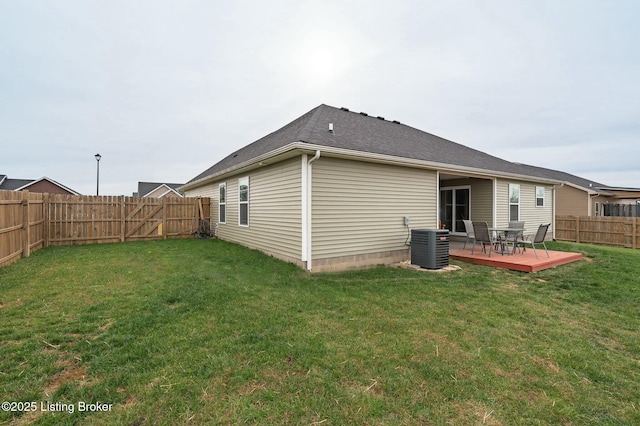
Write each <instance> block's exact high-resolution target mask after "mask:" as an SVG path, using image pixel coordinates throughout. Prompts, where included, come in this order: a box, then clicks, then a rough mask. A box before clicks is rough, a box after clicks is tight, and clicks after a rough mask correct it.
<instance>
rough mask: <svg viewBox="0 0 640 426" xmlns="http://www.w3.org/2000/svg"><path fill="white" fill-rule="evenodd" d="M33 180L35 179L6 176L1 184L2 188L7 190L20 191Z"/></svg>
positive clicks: (0, 187)
mask: <svg viewBox="0 0 640 426" xmlns="http://www.w3.org/2000/svg"><path fill="white" fill-rule="evenodd" d="M33 182H34V180H33V179H9V178H7V177H6V176H5V179H4V180H3V181H2V184H0V189H4V190H5V191H19V190H20V188H22V187H23V186H25V185H28V184H30V183H33Z"/></svg>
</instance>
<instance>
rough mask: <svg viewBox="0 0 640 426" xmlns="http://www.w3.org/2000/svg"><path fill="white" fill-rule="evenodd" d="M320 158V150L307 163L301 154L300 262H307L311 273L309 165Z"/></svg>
mask: <svg viewBox="0 0 640 426" xmlns="http://www.w3.org/2000/svg"><path fill="white" fill-rule="evenodd" d="M318 158H320V150H319V149H318V150H316V154H315V155H314V156H313V157H312V158H311V159H310V160H308V161H307V154H302V261H303V262H304V261H305V260H306V262H307V271H311V266H312V265H311V263H312V252H311V245H312V244H311V242H312V228H311V217H312V213H313V211H312V209H311V200H312V197H311V191H312V182H313V168H312V166H311V163H313V162H314V161H316V160H317V159H318Z"/></svg>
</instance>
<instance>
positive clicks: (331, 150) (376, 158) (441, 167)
mask: <svg viewBox="0 0 640 426" xmlns="http://www.w3.org/2000/svg"><path fill="white" fill-rule="evenodd" d="M296 150H298V151H300V152H309V153H313V152H315V151H318V150H319V151H320V152H321V153H323V154H324V155H326V154H330V155H332V156H337V157H343V158H350V159H358V160H363V161H372V162H377V163H385V164H393V165H399V166H410V167H419V168H427V169H434V170H438V171H441V172H445V173H457V174H460V173H464V174H466V175H472V176H477V177H484V178H495V177H501V178H508V179H518V180H526V181H535V182H540V183H546V184H549V185H560V184H562V183H563V182H562V181H560V180H556V179H549V178H541V177H536V176H530V175H524V174H516V173H507V172H499V171H495V170H487V169H479V168H475V167H468V166H458V165H453V164H446V163H439V162H434V161H426V160H419V159H412V158H406V157H398V156H393V155H388V154H378V153H371V152H364V151H356V150H350V149H345V148H337V147H331V146H325V145H316V144H311V143H306V142H301V141H298V142H292V143H290V144H288V145H285V146H283V147H281V148H278V149H276V150H273V151H270V152H267V153H265V154H262V155H260V156H258V157H255V158H253V159H251V160H248V161H245V162H242V163H239V164H237V165H235V166H232V167H229V168H227V169H224V170H221V171H219V172H217V173H214V174H211V175H209V176H206V177H204V178H201V179H199V180H197V181H194V182H190V183H188V184H186V185H184V186H182V187H180V190H181V191H183V192H184V191H188V190H192V189H196V188H199V187H201V186H204V185H206V184H208V183H211V182H214V181H216V180H219V179H221V178H223V177H225V176H226V175H229V174H236V173H239V172H240V171H242V170H243V169H249V168H252V167H256V166H259V165H260V163H261V162H264V161H266V160H268V159H269V158H272V157H275V156H278V155H282V154H284V153H287V152H289V151H296Z"/></svg>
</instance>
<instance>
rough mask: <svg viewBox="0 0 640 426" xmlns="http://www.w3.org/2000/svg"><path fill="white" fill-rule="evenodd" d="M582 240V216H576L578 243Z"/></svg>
mask: <svg viewBox="0 0 640 426" xmlns="http://www.w3.org/2000/svg"><path fill="white" fill-rule="evenodd" d="M579 242H580V216H576V243H579Z"/></svg>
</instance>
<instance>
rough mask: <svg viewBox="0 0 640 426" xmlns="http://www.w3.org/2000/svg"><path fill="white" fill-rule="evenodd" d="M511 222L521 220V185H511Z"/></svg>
mask: <svg viewBox="0 0 640 426" xmlns="http://www.w3.org/2000/svg"><path fill="white" fill-rule="evenodd" d="M509 220H510V221H512V220H520V185H517V184H513V183H510V184H509Z"/></svg>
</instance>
